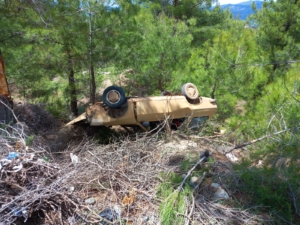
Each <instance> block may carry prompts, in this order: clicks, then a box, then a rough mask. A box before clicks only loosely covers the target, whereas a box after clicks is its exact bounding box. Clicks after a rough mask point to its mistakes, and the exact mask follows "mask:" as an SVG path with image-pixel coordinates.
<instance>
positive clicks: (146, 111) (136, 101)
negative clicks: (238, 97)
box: [67, 95, 217, 128]
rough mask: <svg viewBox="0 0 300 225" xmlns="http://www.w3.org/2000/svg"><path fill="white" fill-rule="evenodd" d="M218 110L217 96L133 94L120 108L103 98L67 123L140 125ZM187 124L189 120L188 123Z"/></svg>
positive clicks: (190, 117)
mask: <svg viewBox="0 0 300 225" xmlns="http://www.w3.org/2000/svg"><path fill="white" fill-rule="evenodd" d="M216 111H217V104H216V101H215V100H214V99H211V98H207V97H199V98H198V99H196V100H191V101H188V100H187V98H186V97H184V96H177V95H174V96H154V97H132V98H128V99H127V103H126V104H124V105H123V106H122V107H121V108H120V109H110V108H107V107H105V105H104V104H103V103H102V102H99V103H96V104H94V105H91V106H89V107H88V108H87V109H86V112H85V113H83V114H82V115H80V116H79V117H77V118H76V119H74V120H72V121H70V122H69V123H68V124H67V125H71V124H75V123H78V122H80V121H85V122H86V123H88V124H89V125H90V126H114V125H124V126H126V125H138V126H140V127H142V128H143V126H142V124H141V123H142V122H152V121H163V120H165V119H166V118H168V119H178V118H188V120H189V121H190V120H191V119H193V118H194V117H209V118H211V117H212V116H213V115H214V114H215V113H216ZM187 125H188V123H187Z"/></svg>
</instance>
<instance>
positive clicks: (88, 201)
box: [84, 198, 96, 205]
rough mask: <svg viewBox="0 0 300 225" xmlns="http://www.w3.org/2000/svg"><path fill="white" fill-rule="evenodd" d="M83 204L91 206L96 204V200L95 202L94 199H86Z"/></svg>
mask: <svg viewBox="0 0 300 225" xmlns="http://www.w3.org/2000/svg"><path fill="white" fill-rule="evenodd" d="M84 202H85V203H86V204H90V205H92V204H94V203H95V202H96V200H95V199H94V198H88V199H86V200H85V201H84Z"/></svg>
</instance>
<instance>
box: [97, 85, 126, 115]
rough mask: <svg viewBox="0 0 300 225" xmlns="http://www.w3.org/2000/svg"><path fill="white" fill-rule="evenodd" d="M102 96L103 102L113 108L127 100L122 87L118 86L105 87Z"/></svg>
mask: <svg viewBox="0 0 300 225" xmlns="http://www.w3.org/2000/svg"><path fill="white" fill-rule="evenodd" d="M102 97H103V102H104V104H105V105H107V106H108V107H109V108H113V109H115V108H119V107H120V106H121V105H123V104H124V103H126V101H127V99H126V97H125V93H124V91H123V89H122V88H120V87H118V86H110V87H108V88H106V89H105V90H104V92H103V95H102Z"/></svg>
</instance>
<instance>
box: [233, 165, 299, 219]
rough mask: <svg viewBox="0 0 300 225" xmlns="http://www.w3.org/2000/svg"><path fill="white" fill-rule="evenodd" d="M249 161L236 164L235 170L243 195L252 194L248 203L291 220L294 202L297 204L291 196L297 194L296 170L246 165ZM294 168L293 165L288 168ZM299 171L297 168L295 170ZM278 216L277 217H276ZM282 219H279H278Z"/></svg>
mask: <svg viewBox="0 0 300 225" xmlns="http://www.w3.org/2000/svg"><path fill="white" fill-rule="evenodd" d="M248 165H249V163H245V164H242V165H239V166H236V168H235V169H236V172H238V173H240V177H241V179H242V180H241V181H242V184H240V186H239V188H240V189H241V190H242V191H243V193H244V195H248V196H252V198H251V202H249V204H250V205H255V206H258V207H260V208H261V209H262V210H263V211H266V212H268V213H269V214H270V215H272V216H274V217H275V218H276V220H279V221H281V222H279V223H278V224H282V223H283V221H284V220H285V221H289V222H293V219H294V217H295V210H296V209H295V208H294V206H295V205H294V204H296V206H297V207H299V204H298V203H297V202H295V199H293V198H292V196H293V195H297V186H298V185H299V181H298V179H297V177H298V175H297V174H296V171H293V172H292V173H290V172H291V171H285V172H283V171H282V169H281V168H276V167H269V168H268V167H263V168H256V167H250V168H249V167H248ZM291 169H295V167H294V166H292V167H291V168H290V170H291ZM297 171H298V172H299V168H298V170H297ZM278 218H279V219H278ZM282 218H283V219H284V220H280V219H282Z"/></svg>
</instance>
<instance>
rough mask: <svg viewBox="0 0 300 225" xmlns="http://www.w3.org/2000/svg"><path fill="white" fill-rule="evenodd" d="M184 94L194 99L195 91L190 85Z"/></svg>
mask: <svg viewBox="0 0 300 225" xmlns="http://www.w3.org/2000/svg"><path fill="white" fill-rule="evenodd" d="M186 92H187V94H188V95H189V96H190V97H195V95H196V94H197V91H196V90H195V88H194V87H193V86H192V85H187V87H186Z"/></svg>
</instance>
